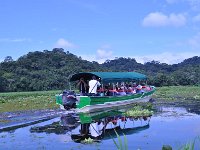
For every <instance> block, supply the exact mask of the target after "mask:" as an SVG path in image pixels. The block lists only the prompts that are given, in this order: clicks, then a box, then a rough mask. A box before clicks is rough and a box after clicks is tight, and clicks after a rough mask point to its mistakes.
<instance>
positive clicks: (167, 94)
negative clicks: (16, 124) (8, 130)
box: [0, 86, 200, 113]
mask: <svg viewBox="0 0 200 150" xmlns="http://www.w3.org/2000/svg"><path fill="white" fill-rule="evenodd" d="M58 93H61V91H60V90H57V91H38V92H10V93H0V113H2V112H15V111H26V110H45V109H57V108H59V106H58V105H56V103H55V94H58ZM153 99H154V100H155V102H156V103H175V102H179V103H181V102H184V103H191V102H192V101H200V86H170V87H159V88H156V92H155V94H154V96H153ZM188 100H189V101H188Z"/></svg>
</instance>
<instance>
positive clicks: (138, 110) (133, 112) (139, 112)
mask: <svg viewBox="0 0 200 150" xmlns="http://www.w3.org/2000/svg"><path fill="white" fill-rule="evenodd" d="M152 114H153V111H151V110H148V109H143V108H142V107H141V106H135V107H133V108H131V109H129V110H127V111H126V112H125V113H124V115H125V116H127V117H141V116H151V115H152Z"/></svg>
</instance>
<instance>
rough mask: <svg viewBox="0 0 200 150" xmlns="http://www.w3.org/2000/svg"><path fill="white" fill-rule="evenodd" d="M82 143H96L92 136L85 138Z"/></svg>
mask: <svg viewBox="0 0 200 150" xmlns="http://www.w3.org/2000/svg"><path fill="white" fill-rule="evenodd" d="M82 143H84V144H92V143H94V140H93V139H91V138H90V137H89V138H88V139H87V138H85V139H84V140H83V141H82Z"/></svg>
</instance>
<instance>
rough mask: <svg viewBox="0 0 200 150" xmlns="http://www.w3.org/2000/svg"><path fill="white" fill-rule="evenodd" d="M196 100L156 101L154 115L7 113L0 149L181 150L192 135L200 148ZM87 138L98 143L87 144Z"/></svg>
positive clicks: (0, 127) (0, 122)
mask: <svg viewBox="0 0 200 150" xmlns="http://www.w3.org/2000/svg"><path fill="white" fill-rule="evenodd" d="M197 105H198V106H199V104H194V105H193V106H190V107H188V105H179V106H175V105H166V104H165V105H162V104H160V105H155V111H154V114H153V116H151V117H137V118H132V117H125V116H124V115H123V114H121V112H122V111H121V110H112V111H107V112H100V113H95V114H94V113H93V114H76V113H74V112H73V111H71V112H64V111H58V110H48V111H47V110H46V111H37V112H26V114H23V113H21V114H20V112H19V113H15V114H12V113H4V114H1V115H0V149H1V150H4V149H16V150H18V149H19V150H22V149H33V150H35V149H52V150H53V149H67V150H68V149H69V150H75V149H80V150H99V149H100V150H101V149H103V150H116V149H117V145H118V146H119V145H120V143H121V144H122V146H121V147H123V149H125V146H127V147H128V148H127V149H130V150H138V149H141V150H160V149H162V146H163V145H170V146H171V147H172V148H173V149H181V148H183V146H184V145H185V144H187V143H189V142H194V140H195V149H200V138H199V136H200V115H199V111H198V110H199V109H196V108H198V107H197ZM115 131H116V133H117V134H116V133H115ZM117 135H119V137H117ZM88 138H91V139H93V141H94V142H92V143H87V142H86V143H83V142H84V139H88ZM119 139H120V140H121V142H119V141H118V140H119ZM125 139H126V140H125ZM114 141H115V142H116V144H115V142H114ZM126 142H127V144H126Z"/></svg>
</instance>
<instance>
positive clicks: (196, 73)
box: [0, 48, 200, 92]
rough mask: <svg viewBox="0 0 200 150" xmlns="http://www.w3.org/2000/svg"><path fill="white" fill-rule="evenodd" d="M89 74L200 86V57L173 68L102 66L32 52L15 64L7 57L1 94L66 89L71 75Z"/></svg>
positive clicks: (128, 63) (130, 62)
mask: <svg viewBox="0 0 200 150" xmlns="http://www.w3.org/2000/svg"><path fill="white" fill-rule="evenodd" d="M90 71H115V72H117V71H136V72H140V73H144V74H146V75H147V76H148V83H149V84H152V85H155V86H169V85H200V57H198V56H195V57H192V58H189V59H186V60H184V61H183V62H181V63H179V64H173V65H168V64H165V63H160V62H157V61H151V62H147V63H145V64H141V63H137V62H136V60H135V59H134V58H123V57H120V58H116V59H114V60H107V61H106V62H104V63H103V64H99V63H97V62H95V61H93V62H90V61H87V60H83V59H82V58H81V57H78V56H76V55H74V54H72V53H70V52H69V51H67V52H65V51H64V49H62V48H54V49H53V50H52V51H49V50H44V51H43V52H42V51H35V52H29V53H28V54H26V55H24V56H21V57H20V58H19V59H18V60H16V61H14V60H13V59H12V57H11V56H7V57H6V58H5V60H4V61H3V62H1V63H0V92H10V91H40V90H55V89H65V88H66V87H67V86H68V80H69V76H70V75H72V74H74V73H78V72H90Z"/></svg>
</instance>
